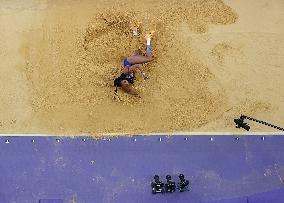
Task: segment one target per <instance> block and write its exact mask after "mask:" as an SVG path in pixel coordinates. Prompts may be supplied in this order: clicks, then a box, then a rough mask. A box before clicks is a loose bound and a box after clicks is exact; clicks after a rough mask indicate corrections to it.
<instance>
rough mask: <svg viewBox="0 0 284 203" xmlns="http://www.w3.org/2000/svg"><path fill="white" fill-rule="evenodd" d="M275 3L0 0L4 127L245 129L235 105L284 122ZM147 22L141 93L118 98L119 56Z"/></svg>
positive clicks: (283, 38) (282, 47)
mask: <svg viewBox="0 0 284 203" xmlns="http://www.w3.org/2000/svg"><path fill="white" fill-rule="evenodd" d="M283 10H284V2H283V1H281V0H275V1H273V2H271V1H268V0H260V1H256V0H250V1H249V2H247V1H244V0H240V1H221V0H207V1H194V0H188V1H167V0H166V1H164V0H163V1H149V0H148V1H143V2H141V1H128V0H123V1H119V2H118V1H95V2H94V1H87V0H84V1H80V2H76V1H44V0H42V1H34V0H30V1H16V0H14V1H0V11H1V12H0V28H1V29H0V45H1V51H0V59H1V62H2V63H1V65H0V71H1V72H0V73H1V74H0V77H1V79H0V86H1V92H0V111H1V115H0V133H36V134H60V135H67V134H68V135H77V134H84V133H88V134H91V135H94V136H96V135H97V136H99V135H100V134H108V133H118V134H119V133H128V134H140V133H155V132H157V133H161V132H177V131H179V132H180V131H183V132H197V131H204V132H243V131H240V130H239V129H236V128H235V127H234V124H233V119H234V118H236V117H238V116H239V115H240V114H245V115H248V116H251V117H256V118H258V119H260V120H265V121H267V122H270V123H274V124H277V125H280V126H284V114H283V112H284V80H283V78H284V70H283V67H284V58H283V56H284V28H283V26H282V25H283V21H284V14H283V12H282V11H283ZM132 26H138V27H139V32H140V36H139V37H138V38H133V36H132V34H131V27H132ZM150 30H155V31H156V33H155V36H154V38H153V54H154V58H155V60H154V62H152V63H149V64H146V65H145V66H144V67H145V70H146V72H147V73H148V74H149V76H150V80H148V81H143V80H142V77H141V75H137V76H138V77H137V81H136V82H135V84H134V88H135V89H136V90H137V91H138V92H139V95H140V96H141V98H137V97H133V96H129V95H126V94H125V93H123V92H122V91H119V92H118V96H117V97H116V98H115V99H114V87H113V79H114V78H115V77H116V76H117V75H119V71H120V67H121V64H122V60H123V58H124V57H125V56H127V55H129V54H130V53H131V52H132V51H133V50H135V49H137V48H141V49H144V47H145V39H144V38H143V36H144V35H145V34H146V33H147V32H148V31H150ZM249 123H250V124H251V127H252V132H264V131H267V132H277V131H276V130H275V129H273V128H268V127H267V126H262V125H260V124H254V123H251V122H249Z"/></svg>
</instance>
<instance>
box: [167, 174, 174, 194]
mask: <svg viewBox="0 0 284 203" xmlns="http://www.w3.org/2000/svg"><path fill="white" fill-rule="evenodd" d="M166 179H167V183H166V184H165V191H166V192H167V193H173V192H175V191H176V183H175V182H174V181H172V177H171V176H170V175H167V176H166Z"/></svg>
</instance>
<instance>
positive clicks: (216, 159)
mask: <svg viewBox="0 0 284 203" xmlns="http://www.w3.org/2000/svg"><path fill="white" fill-rule="evenodd" d="M159 138H160V137H158V136H135V137H120V138H112V139H111V140H110V141H108V140H107V139H105V140H95V139H91V138H88V137H85V138H83V137H78V138H67V137H65V138H62V137H60V138H59V137H0V150H1V151H0V173H1V176H0V203H25V202H27V203H39V202H40V203H63V202H64V203H69V202H72V203H74V202H76V203H109V202H110V203H114V202H115V203H152V202H155V203H158V202H161V203H162V202H163V203H167V202H174V203H179V202H192V203H248V202H249V203H283V202H284V187H283V186H284V185H283V180H284V136H275V135H274V136H265V139H264V140H263V139H261V136H251V135H249V136H241V137H240V138H239V139H235V138H236V137H234V136H212V139H210V138H211V137H210V136H190V137H187V138H188V140H185V136H172V137H169V138H167V137H162V140H161V141H160V140H159ZM7 140H9V141H7ZM32 140H33V141H32ZM5 142H6V143H5ZM179 173H184V174H185V176H186V178H187V179H189V180H190V182H191V190H190V191H189V192H186V193H179V192H176V193H173V194H164V195H160V194H157V195H152V194H151V188H150V183H151V181H152V178H153V176H154V175H155V174H158V175H160V177H161V179H162V180H165V176H166V175H167V174H170V175H172V177H173V179H174V180H175V181H176V180H177V179H178V177H177V176H178V174H179ZM52 199H53V200H52ZM71 200H74V201H71Z"/></svg>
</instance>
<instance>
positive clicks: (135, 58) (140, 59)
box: [127, 33, 153, 64]
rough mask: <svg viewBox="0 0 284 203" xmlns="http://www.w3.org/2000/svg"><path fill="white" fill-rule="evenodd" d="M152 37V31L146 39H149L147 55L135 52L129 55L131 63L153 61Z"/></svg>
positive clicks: (128, 58)
mask: <svg viewBox="0 0 284 203" xmlns="http://www.w3.org/2000/svg"><path fill="white" fill-rule="evenodd" d="M151 37H152V34H151V33H150V34H148V35H146V40H147V43H146V56H143V55H141V54H140V55H137V54H134V55H132V56H129V57H127V60H128V61H129V63H131V64H142V63H147V62H150V61H153V56H152V53H151Z"/></svg>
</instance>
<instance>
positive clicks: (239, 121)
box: [234, 115, 284, 131]
mask: <svg viewBox="0 0 284 203" xmlns="http://www.w3.org/2000/svg"><path fill="white" fill-rule="evenodd" d="M245 119H248V120H251V121H254V122H257V123H260V124H263V125H267V126H269V127H272V128H276V129H278V130H281V131H284V128H281V127H278V126H276V125H272V124H270V123H267V122H265V121H261V120H258V119H255V118H252V117H248V116H245V115H241V116H240V118H237V119H234V122H235V124H236V128H243V129H245V130H247V131H249V130H250V126H249V125H248V124H247V123H245V122H244V120H245Z"/></svg>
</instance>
